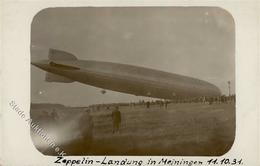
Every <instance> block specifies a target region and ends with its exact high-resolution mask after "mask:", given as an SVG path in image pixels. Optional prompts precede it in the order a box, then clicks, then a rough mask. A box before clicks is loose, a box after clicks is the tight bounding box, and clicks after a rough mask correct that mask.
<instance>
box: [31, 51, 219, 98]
mask: <svg viewBox="0 0 260 166" xmlns="http://www.w3.org/2000/svg"><path fill="white" fill-rule="evenodd" d="M48 56H49V57H48V60H41V61H37V62H32V65H34V66H36V67H38V68H40V69H42V70H44V71H46V72H47V73H46V77H45V80H46V81H47V82H61V83H70V82H74V81H77V82H80V83H83V84H87V85H90V86H95V87H98V88H101V89H104V90H112V91H116V92H122V93H127V94H132V95H136V96H146V97H153V98H160V99H175V98H176V97H180V98H192V97H201V96H205V97H213V96H219V95H221V92H220V90H219V88H218V87H216V86H215V85H213V84H211V83H209V82H206V81H203V80H200V79H196V78H192V77H187V76H183V75H179V74H175V73H169V72H164V71H160V70H156V69H150V68H145V67H139V66H134V65H128V64H120V63H112V62H102V61H90V60H79V59H77V58H76V56H74V55H73V54H71V53H68V52H65V51H62V50H57V49H49V55H48Z"/></svg>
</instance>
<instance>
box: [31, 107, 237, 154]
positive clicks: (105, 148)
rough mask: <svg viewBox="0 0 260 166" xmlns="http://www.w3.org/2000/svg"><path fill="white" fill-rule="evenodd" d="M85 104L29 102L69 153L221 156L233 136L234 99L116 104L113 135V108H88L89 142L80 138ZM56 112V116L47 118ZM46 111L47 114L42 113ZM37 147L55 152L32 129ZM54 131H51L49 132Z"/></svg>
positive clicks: (36, 116)
mask: <svg viewBox="0 0 260 166" xmlns="http://www.w3.org/2000/svg"><path fill="white" fill-rule="evenodd" d="M85 109H86V108H84V107H81V108H79V107H63V106H60V105H48V104H32V107H31V117H32V119H33V121H35V122H36V123H38V124H39V126H41V127H42V128H44V129H45V131H46V132H47V133H48V134H50V135H55V136H54V137H53V138H54V140H55V141H56V143H57V144H58V145H59V147H60V148H61V149H63V150H64V151H65V152H66V153H67V155H181V156H185V155H206V156H209V155H222V154H224V153H226V152H227V151H228V150H229V149H230V148H231V146H232V144H233V141H234V138H235V103H229V104H227V103H221V104H216V103H215V104H211V105H209V104H202V103H179V104H173V103H172V104H169V105H168V108H167V109H165V108H160V107H159V105H152V106H151V107H150V108H149V109H147V108H146V107H145V106H135V107H130V106H120V107H119V110H120V112H121V115H122V123H121V127H120V131H119V133H114V134H113V133H112V128H113V125H112V117H111V112H112V110H113V109H112V108H110V109H106V108H103V109H102V108H101V109H100V110H92V111H91V113H90V115H91V117H92V121H93V131H92V141H90V140H89V139H84V138H83V139H79V137H78V136H80V132H81V131H82V129H83V128H84V125H85V124H88V123H89V122H88V118H86V122H85V124H84V123H82V118H83V119H84V114H83V113H82V112H84V110H85ZM53 111H55V112H56V114H57V117H58V118H56V119H55V118H54V117H52V116H51V112H53ZM46 115H47V116H46ZM31 133H32V134H31V135H32V140H33V142H34V144H35V146H36V148H37V149H38V150H39V151H41V152H42V153H44V154H46V155H57V154H56V153H55V152H54V150H53V149H51V148H49V147H48V146H46V145H43V144H42V143H40V142H41V141H39V138H38V136H37V135H36V134H35V133H33V131H32V132H31ZM51 133H52V134H51Z"/></svg>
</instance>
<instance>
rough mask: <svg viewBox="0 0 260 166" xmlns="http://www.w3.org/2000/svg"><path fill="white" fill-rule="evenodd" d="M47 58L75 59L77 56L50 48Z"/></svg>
mask: <svg viewBox="0 0 260 166" xmlns="http://www.w3.org/2000/svg"><path fill="white" fill-rule="evenodd" d="M49 60H54V61H55V60H77V57H76V56H74V55H73V54H71V53H68V52H66V51H61V50H57V49H53V48H50V49H49Z"/></svg>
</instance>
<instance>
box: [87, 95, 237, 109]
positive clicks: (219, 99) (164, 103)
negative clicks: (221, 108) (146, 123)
mask: <svg viewBox="0 0 260 166" xmlns="http://www.w3.org/2000/svg"><path fill="white" fill-rule="evenodd" d="M235 101H236V96H235V95H234V94H233V95H229V96H226V95H222V96H215V97H206V96H200V97H192V98H190V97H176V98H174V99H171V100H149V101H145V100H139V101H138V102H130V103H110V104H96V105H92V106H90V108H91V109H93V110H103V109H107V110H109V109H112V108H113V107H115V106H129V107H130V108H134V107H137V106H145V107H146V108H148V109H149V108H150V107H151V106H155V105H157V106H159V107H160V108H167V107H168V105H169V104H171V103H175V104H178V103H202V104H214V103H215V104H220V103H235Z"/></svg>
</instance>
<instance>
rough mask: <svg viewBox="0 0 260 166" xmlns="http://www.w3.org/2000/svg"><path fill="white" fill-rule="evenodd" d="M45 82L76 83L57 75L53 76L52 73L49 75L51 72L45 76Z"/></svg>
mask: <svg viewBox="0 0 260 166" xmlns="http://www.w3.org/2000/svg"><path fill="white" fill-rule="evenodd" d="M45 81H47V82H62V83H71V82H74V81H73V80H71V79H68V78H66V77H63V76H59V75H56V74H52V73H49V72H47V73H46V75H45Z"/></svg>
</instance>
